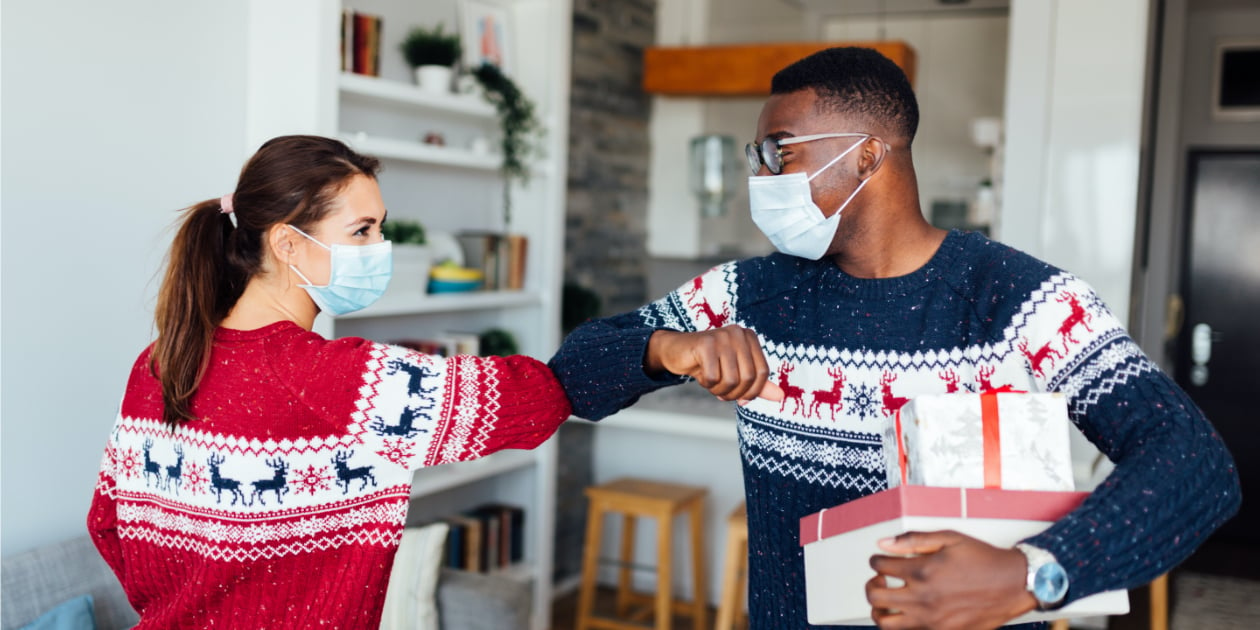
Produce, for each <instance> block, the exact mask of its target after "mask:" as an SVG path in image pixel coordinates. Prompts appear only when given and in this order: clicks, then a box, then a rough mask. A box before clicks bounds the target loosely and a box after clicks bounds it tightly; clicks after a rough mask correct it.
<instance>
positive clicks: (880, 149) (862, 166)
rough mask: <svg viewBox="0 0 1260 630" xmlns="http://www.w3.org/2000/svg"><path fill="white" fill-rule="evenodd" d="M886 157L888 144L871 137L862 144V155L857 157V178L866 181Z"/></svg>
mask: <svg viewBox="0 0 1260 630" xmlns="http://www.w3.org/2000/svg"><path fill="white" fill-rule="evenodd" d="M887 156H888V143H887V142H884V141H883V140H881V139H880V138H878V137H875V136H871V137H870V138H867V139H866V140H865V141H864V142H863V143H862V154H861V155H860V156H859V157H858V177H860V178H861V179H866V178H868V177H870V176H871V175H874V174H875V171H878V170H879V167H880V166H881V165H883V163H884V158H885V157H887Z"/></svg>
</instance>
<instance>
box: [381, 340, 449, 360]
mask: <svg viewBox="0 0 1260 630" xmlns="http://www.w3.org/2000/svg"><path fill="white" fill-rule="evenodd" d="M388 343H389V344H390V345H393V346H402V347H403V348H407V349H409V350H415V351H416V352H419V353H421V354H431V355H434V356H439V357H453V356H455V355H456V354H457V347H456V345H455V340H454V339H451V338H449V337H440V338H437V339H395V340H393V341H390V342H388Z"/></svg>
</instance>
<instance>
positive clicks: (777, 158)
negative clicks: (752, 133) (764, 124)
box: [761, 138, 783, 175]
mask: <svg viewBox="0 0 1260 630" xmlns="http://www.w3.org/2000/svg"><path fill="white" fill-rule="evenodd" d="M761 159H762V160H763V161H764V162H765V164H766V168H767V169H770V172H771V173H773V174H775V175H778V174H779V173H780V172H782V170H783V160H782V159H781V155H780V154H779V141H778V140H775V139H774V138H766V139H765V140H762V141H761Z"/></svg>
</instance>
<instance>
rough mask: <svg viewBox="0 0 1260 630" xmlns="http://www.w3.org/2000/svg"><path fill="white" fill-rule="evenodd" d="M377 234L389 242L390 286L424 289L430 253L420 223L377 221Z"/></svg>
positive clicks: (394, 220) (423, 290)
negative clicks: (392, 267)
mask: <svg viewBox="0 0 1260 630" xmlns="http://www.w3.org/2000/svg"><path fill="white" fill-rule="evenodd" d="M381 235H382V236H384V237H385V240H387V241H389V242H391V243H393V252H394V253H393V258H394V278H395V280H394V281H393V282H391V286H395V287H401V288H402V289H403V290H405V291H411V290H412V289H416V288H419V290H420V293H424V292H425V291H426V287H427V286H428V283H429V269H430V268H431V267H432V265H433V255H432V253H431V252H430V251H429V247H428V245H427V242H428V240H427V239H426V238H425V233H424V226H423V225H421V224H420V223H419V222H418V221H408V220H407V219H389V220H387V221H385V222H384V223H382V224H381Z"/></svg>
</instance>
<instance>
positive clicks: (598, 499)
mask: <svg viewBox="0 0 1260 630" xmlns="http://www.w3.org/2000/svg"><path fill="white" fill-rule="evenodd" d="M707 494H708V491H707V490H706V489H704V488H701V487H697V486H687V485H682V484H675V483H668V482H663V481H655V480H650V479H636V478H622V479H616V480H614V481H610V482H608V483H604V484H600V485H597V486H590V487H588V488H586V497H587V498H588V499H589V500H590V507H589V509H588V512H587V517H586V544H585V547H584V550H583V552H582V586H581V593H580V594H579V597H578V611H577V623H576V624H575V625H576V627H577V630H588V629H591V628H607V629H609V630H622V629H630V628H646V627H648V626H642V625H636V624H631V623H627V622H626V621H623V620H618V619H612V618H606V617H596V616H595V615H594V614H593V609H594V605H595V586H596V581H597V580H598V577H599V576H598V561H599V552H600V547H601V539H602V537H603V532H604V516H605V515H607V514H610V513H611V514H618V515H621V517H622V520H623V526H622V529H621V549H620V551H621V558H620V560H621V562H620V568H619V570H618V579H617V615H618V616H619V617H621V618H623V619H629V620H639V619H643V618H646V617H648V616H653V617H655V626H653V627H655V628H657V629H658V630H669V628H670V627H671V624H672V622H673V619H672V617H673V614H674V613H675V612H678V613H683V614H689V615H691V616H692V618H693V620H694V626H693V627H695V628H703V627H705V626H707V622H706V615H707V603H706V601H705V599H706V598H705V590H706V588H707V587H706V585H705V577H704V561H703V553H702V552H703V549H702V544H703V543H702V538H703V536H702V534H701V531H702V527H703V520H704V500H705V497H706V495H707ZM678 514H686V515H688V517H689V520H690V526H691V527H690V530H691V531H690V534H691V535H690V538H691V561H692V577H693V578H694V590H695V596H694V597H693V598H692V601H691V602H687V603H684V602H675V601H674V599H673V593H672V587H673V567H672V564H673V524H674V517H675V516H676V515H678ZM639 518H652V519H655V520H656V523H657V527H656V545H657V549H656V554H657V563H656V575H657V580H656V592H655V593H654V594H652V595H651V596H648V595H646V594H643V593H636V592H634V591H633V590H632V589H631V585H630V567H631V564H630V563H631V560H632V559H633V556H634V537H635V525H636V522H637V520H638V519H639ZM636 603H647V604H649V605H650V607H649V608H647V609H645V610H644V611H642V613H641V614H638V615H631V614H630V612H631V611H630V607H631V605H633V604H636Z"/></svg>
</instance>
